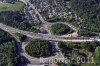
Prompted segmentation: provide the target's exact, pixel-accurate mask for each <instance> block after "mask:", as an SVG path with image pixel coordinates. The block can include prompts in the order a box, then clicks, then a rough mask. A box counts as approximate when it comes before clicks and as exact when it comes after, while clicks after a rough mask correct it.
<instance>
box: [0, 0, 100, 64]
mask: <svg viewBox="0 0 100 66" xmlns="http://www.w3.org/2000/svg"><path fill="white" fill-rule="evenodd" d="M21 1H22V2H24V3H25V4H26V5H27V4H28V5H29V6H30V7H32V9H34V11H35V13H36V14H37V15H38V16H39V19H40V21H41V22H42V23H43V27H44V29H45V30H46V31H47V32H48V34H42V33H33V32H29V31H24V30H20V29H17V28H13V27H10V26H7V25H4V24H2V23H0V28H1V29H3V30H5V31H7V32H9V33H10V34H13V33H21V34H23V35H26V36H27V37H30V38H32V39H40V40H50V41H54V43H57V42H58V41H63V42H67V41H71V42H86V41H100V37H99V36H95V37H62V36H57V35H51V34H50V32H49V31H48V29H47V25H46V23H45V21H44V19H43V18H42V16H41V15H40V14H39V12H38V11H37V10H36V9H35V7H34V6H33V5H32V4H31V3H30V2H29V0H21ZM67 25H68V26H70V25H69V24H67ZM70 27H71V28H73V29H75V30H76V28H74V27H73V26H70ZM26 45H27V42H26V43H22V49H23V52H22V51H20V55H22V56H24V57H26V58H27V59H28V60H29V61H30V63H31V64H39V63H40V59H38V58H34V57H30V56H29V55H27V54H26V52H25V46H26ZM56 48H57V49H59V48H58V46H57V44H56ZM52 58H63V55H62V54H61V53H60V52H59V54H57V55H56V56H52V57H48V58H47V59H52Z"/></svg>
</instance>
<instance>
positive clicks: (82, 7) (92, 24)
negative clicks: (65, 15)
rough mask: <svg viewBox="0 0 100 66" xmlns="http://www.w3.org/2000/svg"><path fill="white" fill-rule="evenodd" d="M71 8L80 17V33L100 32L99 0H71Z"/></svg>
mask: <svg viewBox="0 0 100 66" xmlns="http://www.w3.org/2000/svg"><path fill="white" fill-rule="evenodd" d="M70 4H71V9H72V10H73V12H74V13H75V14H77V15H78V16H79V17H81V18H82V19H84V20H83V22H82V23H81V24H80V29H81V30H80V32H79V33H80V35H89V34H91V33H92V32H98V33H100V0H71V2H70Z"/></svg>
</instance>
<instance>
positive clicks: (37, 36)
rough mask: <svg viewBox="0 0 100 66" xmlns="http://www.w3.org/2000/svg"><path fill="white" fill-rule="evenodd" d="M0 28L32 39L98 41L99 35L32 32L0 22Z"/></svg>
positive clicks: (99, 39)
mask: <svg viewBox="0 0 100 66" xmlns="http://www.w3.org/2000/svg"><path fill="white" fill-rule="evenodd" d="M0 28H1V29H3V30H5V31H7V32H10V33H16V32H17V33H21V34H23V35H26V36H28V37H30V38H33V39H42V40H52V41H72V42H85V41H100V37H98V36H97V37H61V36H56V35H49V34H41V33H33V32H29V31H23V30H19V29H17V28H13V27H10V26H7V25H4V24H2V23H0Z"/></svg>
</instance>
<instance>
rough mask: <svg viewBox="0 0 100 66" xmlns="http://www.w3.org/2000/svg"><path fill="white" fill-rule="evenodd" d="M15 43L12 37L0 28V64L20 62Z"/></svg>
mask: <svg viewBox="0 0 100 66" xmlns="http://www.w3.org/2000/svg"><path fill="white" fill-rule="evenodd" d="M15 44H16V41H15V40H14V38H13V37H12V36H11V35H10V34H8V33H6V32H4V31H3V30H1V29H0V66H16V65H17V64H18V63H20V61H21V60H20V56H19V55H18V52H17V50H16V45H15Z"/></svg>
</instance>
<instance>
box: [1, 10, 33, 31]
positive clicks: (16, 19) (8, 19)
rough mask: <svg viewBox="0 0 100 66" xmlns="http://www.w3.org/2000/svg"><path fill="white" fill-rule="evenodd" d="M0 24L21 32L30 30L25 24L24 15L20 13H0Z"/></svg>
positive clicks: (27, 24) (26, 23)
mask: <svg viewBox="0 0 100 66" xmlns="http://www.w3.org/2000/svg"><path fill="white" fill-rule="evenodd" d="M0 22H1V23H3V24H5V25H9V26H12V27H14V28H19V29H22V30H30V29H31V25H30V24H29V23H28V22H27V19H26V18H25V14H23V13H20V12H12V11H3V12H0Z"/></svg>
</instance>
